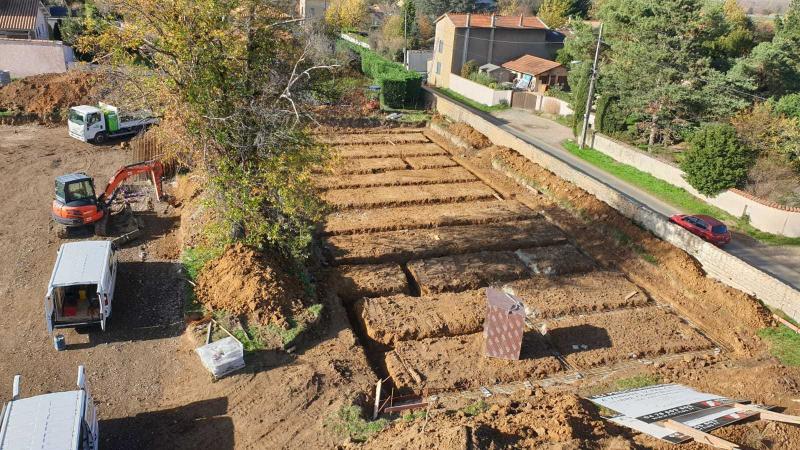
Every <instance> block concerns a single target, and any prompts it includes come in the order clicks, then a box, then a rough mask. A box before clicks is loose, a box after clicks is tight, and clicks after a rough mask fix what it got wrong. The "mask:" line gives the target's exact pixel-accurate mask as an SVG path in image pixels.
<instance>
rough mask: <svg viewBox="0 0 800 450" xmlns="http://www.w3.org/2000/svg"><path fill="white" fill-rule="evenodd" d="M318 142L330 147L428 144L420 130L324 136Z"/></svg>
mask: <svg viewBox="0 0 800 450" xmlns="http://www.w3.org/2000/svg"><path fill="white" fill-rule="evenodd" d="M317 140H318V141H319V142H320V143H323V144H328V145H345V146H346V145H353V144H411V143H424V142H428V138H426V137H425V135H424V134H422V133H421V132H420V131H419V130H414V131H407V132H403V130H397V132H392V133H358V134H347V133H337V134H324V135H319V136H318V137H317Z"/></svg>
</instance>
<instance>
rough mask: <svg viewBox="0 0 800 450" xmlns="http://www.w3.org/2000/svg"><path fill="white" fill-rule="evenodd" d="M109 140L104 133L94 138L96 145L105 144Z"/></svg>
mask: <svg viewBox="0 0 800 450" xmlns="http://www.w3.org/2000/svg"><path fill="white" fill-rule="evenodd" d="M107 140H108V136H107V135H106V134H105V133H103V132H100V133H97V134H96V135H95V136H94V143H95V144H105V142H106V141H107Z"/></svg>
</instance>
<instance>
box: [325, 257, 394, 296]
mask: <svg viewBox="0 0 800 450" xmlns="http://www.w3.org/2000/svg"><path fill="white" fill-rule="evenodd" d="M328 286H330V288H331V289H332V290H333V291H334V292H336V294H337V295H338V296H339V297H340V298H341V299H342V300H343V301H345V302H353V301H355V300H358V299H360V298H362V297H383V296H387V295H395V294H408V293H409V288H408V280H407V279H406V273H405V272H404V271H403V268H402V267H401V266H400V265H399V264H375V265H370V264H368V265H363V266H341V267H338V270H334V271H333V273H332V274H331V276H330V278H329V279H328Z"/></svg>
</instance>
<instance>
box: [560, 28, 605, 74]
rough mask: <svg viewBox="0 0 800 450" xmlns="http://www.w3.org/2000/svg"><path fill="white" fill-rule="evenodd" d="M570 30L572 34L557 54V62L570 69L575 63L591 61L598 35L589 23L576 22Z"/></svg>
mask: <svg viewBox="0 0 800 450" xmlns="http://www.w3.org/2000/svg"><path fill="white" fill-rule="evenodd" d="M570 28H571V31H572V32H571V33H570V35H569V36H568V37H567V38H566V39H565V40H564V46H563V47H562V48H560V49H559V50H558V53H557V54H556V61H558V62H559V63H561V64H562V65H563V66H564V67H570V66H571V64H572V63H573V62H574V61H591V60H592V59H593V58H594V50H595V46H596V45H597V35H596V34H595V33H594V32H593V31H592V26H591V25H589V23H587V22H585V21H583V20H575V21H573V22H572V23H571V24H570Z"/></svg>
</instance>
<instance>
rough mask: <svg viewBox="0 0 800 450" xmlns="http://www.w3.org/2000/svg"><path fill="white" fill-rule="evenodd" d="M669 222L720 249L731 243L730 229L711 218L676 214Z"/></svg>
mask: <svg viewBox="0 0 800 450" xmlns="http://www.w3.org/2000/svg"><path fill="white" fill-rule="evenodd" d="M669 221H670V222H672V223H674V224H676V225H678V226H680V227H683V228H686V229H687V230H689V231H690V232H692V233H693V234H696V235H697V236H700V237H701V238H702V239H703V240H706V241H708V242H711V243H712V244H714V245H717V246H720V247H722V246H723V245H725V244H727V243H729V242H730V241H731V232H730V231H728V227H727V226H725V224H724V223H722V222H720V221H719V220H717V219H715V218H713V217H711V216H704V215H688V214H676V215H674V216H672V217H670V218H669Z"/></svg>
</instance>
